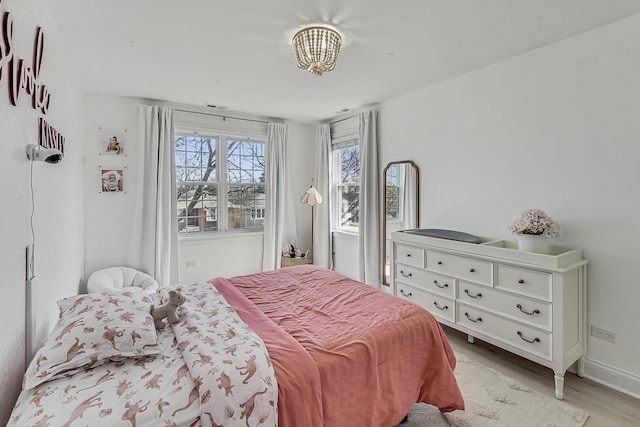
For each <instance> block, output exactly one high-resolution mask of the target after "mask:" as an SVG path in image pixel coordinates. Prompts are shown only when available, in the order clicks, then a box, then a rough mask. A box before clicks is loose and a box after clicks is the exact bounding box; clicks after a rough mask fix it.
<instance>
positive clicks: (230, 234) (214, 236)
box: [178, 231, 264, 242]
mask: <svg viewBox="0 0 640 427" xmlns="http://www.w3.org/2000/svg"><path fill="white" fill-rule="evenodd" d="M263 235H264V231H227V232H225V233H202V234H200V233H197V234H196V233H193V234H188V235H186V236H178V241H180V242H193V241H198V240H222V239H239V238H251V237H257V236H263Z"/></svg>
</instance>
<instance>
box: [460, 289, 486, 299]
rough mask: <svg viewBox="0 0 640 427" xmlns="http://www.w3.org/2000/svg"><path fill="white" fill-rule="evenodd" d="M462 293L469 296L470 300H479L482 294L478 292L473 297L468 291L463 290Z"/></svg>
mask: <svg viewBox="0 0 640 427" xmlns="http://www.w3.org/2000/svg"><path fill="white" fill-rule="evenodd" d="M464 293H465V294H467V295H469V296H470V297H471V298H480V297H482V294H481V293H480V292H478V293H477V294H475V295H471V292H469V289H465V290H464Z"/></svg>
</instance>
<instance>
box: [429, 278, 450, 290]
mask: <svg viewBox="0 0 640 427" xmlns="http://www.w3.org/2000/svg"><path fill="white" fill-rule="evenodd" d="M433 284H434V285H436V286H437V287H439V288H440V289H444V288H448V287H449V284H447V283H445V284H444V285H441V284H439V283H438V281H437V280H434V281H433Z"/></svg>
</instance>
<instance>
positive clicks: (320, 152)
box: [312, 124, 333, 268]
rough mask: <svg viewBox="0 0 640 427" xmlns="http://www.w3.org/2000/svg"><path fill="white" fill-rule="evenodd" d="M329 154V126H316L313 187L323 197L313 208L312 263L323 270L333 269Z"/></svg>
mask: <svg viewBox="0 0 640 427" xmlns="http://www.w3.org/2000/svg"><path fill="white" fill-rule="evenodd" d="M330 153H331V130H330V126H329V124H322V125H320V126H318V128H317V131H316V170H315V175H316V179H315V187H316V190H318V193H320V195H321V196H322V197H324V203H322V204H320V205H316V206H315V208H314V209H315V210H316V211H315V214H314V215H315V218H314V230H313V235H314V239H313V249H312V256H313V263H314V264H315V265H317V266H320V267H324V268H332V267H333V256H332V254H331V252H332V247H331V221H330V218H331V197H330V195H329V191H330V186H329V167H330V165H329V159H330Z"/></svg>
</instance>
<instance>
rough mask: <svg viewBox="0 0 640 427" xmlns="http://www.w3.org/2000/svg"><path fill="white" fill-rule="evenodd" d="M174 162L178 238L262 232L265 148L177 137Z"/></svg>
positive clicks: (243, 142)
mask: <svg viewBox="0 0 640 427" xmlns="http://www.w3.org/2000/svg"><path fill="white" fill-rule="evenodd" d="M175 160H176V190H177V198H176V209H177V213H178V232H179V234H180V235H181V236H184V235H188V234H196V233H200V234H203V233H223V232H229V231H262V230H263V227H264V217H265V212H264V207H265V201H266V194H265V143H264V142H262V141H253V140H248V139H246V138H232V137H227V136H222V135H204V134H196V133H188V132H176V136H175ZM257 211H260V213H261V215H260V216H258V215H256V212H257Z"/></svg>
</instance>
